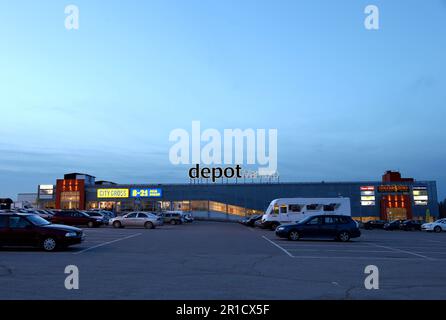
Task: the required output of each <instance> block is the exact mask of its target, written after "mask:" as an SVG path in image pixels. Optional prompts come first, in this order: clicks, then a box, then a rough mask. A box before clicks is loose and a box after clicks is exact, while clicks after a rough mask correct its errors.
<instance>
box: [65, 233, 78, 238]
mask: <svg viewBox="0 0 446 320" xmlns="http://www.w3.org/2000/svg"><path fill="white" fill-rule="evenodd" d="M76 236H77V234H76V232H67V233H65V237H67V238H70V237H76Z"/></svg>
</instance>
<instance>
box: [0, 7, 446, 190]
mask: <svg viewBox="0 0 446 320" xmlns="http://www.w3.org/2000/svg"><path fill="white" fill-rule="evenodd" d="M68 4H75V5H77V6H78V7H79V9H80V30H78V31H68V30H66V29H65V28H64V19H65V14H64V8H65V6H66V5H68ZM368 4H375V5H377V6H378V7H379V8H380V14H381V19H380V25H381V28H380V30H378V31H368V30H366V29H365V28H364V25H363V21H364V18H365V14H364V13H363V11H364V8H365V6H366V5H368ZM0 38H1V39H2V41H1V42H0V48H1V50H0V57H1V59H0V111H1V117H2V121H1V125H0V197H1V196H10V197H13V198H15V196H16V194H17V193H18V192H33V191H35V189H36V186H37V184H39V183H42V184H46V183H53V182H54V181H55V179H56V178H58V177H61V176H62V175H63V174H64V173H66V172H70V171H80V172H87V173H90V174H93V175H95V176H97V177H98V178H100V179H107V180H113V181H116V182H123V183H125V182H126V183H131V182H135V183H136V182H147V183H151V182H185V181H187V179H186V170H185V168H178V167H175V166H173V165H171V164H170V162H169V161H168V151H169V148H170V146H171V145H172V144H171V143H170V142H169V141H168V136H169V133H170V131H171V130H173V129H175V128H185V129H188V130H190V127H191V122H192V121H193V120H200V121H201V124H202V127H203V128H216V129H219V130H223V129H224V128H242V129H243V128H277V129H278V133H279V155H278V164H279V167H278V169H279V172H280V175H281V177H282V180H284V181H285V180H286V181H320V180H325V181H330V180H336V181H354V180H377V179H379V178H380V175H381V174H382V173H383V172H384V171H385V170H386V169H394V170H400V171H401V172H402V173H403V175H405V176H413V177H415V178H416V179H419V180H428V179H429V180H437V182H438V188H439V197H440V198H444V197H446V170H445V169H444V168H445V165H444V163H445V159H446V148H445V144H446V141H445V137H446V125H445V124H446V123H445V120H446V111H445V107H446V105H445V104H446V90H444V88H445V87H446V80H445V71H446V62H445V57H446V1H444V0H430V1H423V2H420V1H415V0H414V1H407V0H405V1H401V0H393V1H371V0H368V1H360V0H355V1H353V0H352V1H347V0H344V1H331V0H325V1H321V0H316V1H315V0H312V1H298V0H278V1H272V0H255V1H254V0H243V1H242V0H218V1H217V0H188V1H186V0H184V1H180V0H177V1H173V0H167V1H166V0H159V1H150V0H147V1H136V0H130V1H125V2H123V1H105V0H102V1H99V0H88V1H81V0H73V1H71V2H69V1H61V0H57V1H56V0H47V1H36V0H32V1H31V0H29V1H21V0H16V1H4V0H1V1H0Z"/></svg>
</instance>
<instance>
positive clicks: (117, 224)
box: [113, 221, 121, 228]
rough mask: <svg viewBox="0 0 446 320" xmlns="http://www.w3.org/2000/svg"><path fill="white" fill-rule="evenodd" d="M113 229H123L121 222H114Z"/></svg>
mask: <svg viewBox="0 0 446 320" xmlns="http://www.w3.org/2000/svg"><path fill="white" fill-rule="evenodd" d="M113 227H115V228H121V222H119V221H115V222H113Z"/></svg>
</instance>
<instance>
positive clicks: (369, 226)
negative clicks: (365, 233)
mask: <svg viewBox="0 0 446 320" xmlns="http://www.w3.org/2000/svg"><path fill="white" fill-rule="evenodd" d="M385 224H386V221H385V220H370V221H367V222H365V223H364V224H363V228H364V229H366V230H373V229H384V225H385Z"/></svg>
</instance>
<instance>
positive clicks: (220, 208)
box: [209, 201, 226, 213]
mask: <svg viewBox="0 0 446 320" xmlns="http://www.w3.org/2000/svg"><path fill="white" fill-rule="evenodd" d="M209 211H215V212H224V213H226V203H221V202H215V201H209Z"/></svg>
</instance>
